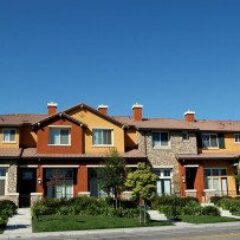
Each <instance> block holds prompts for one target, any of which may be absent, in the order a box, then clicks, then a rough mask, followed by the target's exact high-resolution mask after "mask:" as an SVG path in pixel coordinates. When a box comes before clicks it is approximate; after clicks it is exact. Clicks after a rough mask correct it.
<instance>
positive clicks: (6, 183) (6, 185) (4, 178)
mask: <svg viewBox="0 0 240 240" xmlns="http://www.w3.org/2000/svg"><path fill="white" fill-rule="evenodd" d="M0 168H4V169H6V175H5V177H2V176H0V180H5V187H4V188H5V189H4V195H0V196H6V195H7V194H8V167H1V166H0Z"/></svg>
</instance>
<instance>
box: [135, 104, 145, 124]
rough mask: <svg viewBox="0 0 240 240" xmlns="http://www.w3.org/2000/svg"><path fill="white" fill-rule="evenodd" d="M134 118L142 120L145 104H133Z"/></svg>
mask: <svg viewBox="0 0 240 240" xmlns="http://www.w3.org/2000/svg"><path fill="white" fill-rule="evenodd" d="M132 118H133V120H134V121H142V118H143V105H141V104H139V103H135V104H133V106H132Z"/></svg>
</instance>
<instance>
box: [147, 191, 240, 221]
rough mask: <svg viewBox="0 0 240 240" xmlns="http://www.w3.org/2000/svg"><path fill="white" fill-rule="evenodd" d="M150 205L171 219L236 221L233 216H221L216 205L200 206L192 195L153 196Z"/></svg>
mask: <svg viewBox="0 0 240 240" xmlns="http://www.w3.org/2000/svg"><path fill="white" fill-rule="evenodd" d="M151 205H152V208H153V209H156V210H159V211H160V212H162V213H164V214H165V215H166V216H167V217H168V219H171V220H177V221H183V222H188V223H196V224H198V223H217V222H232V221H238V220H237V219H234V218H229V217H221V216H220V211H219V209H218V208H217V207H214V206H205V207H202V206H201V204H200V203H199V202H198V200H197V199H196V198H192V197H186V198H180V197H176V196H162V197H155V199H154V200H153V201H152V203H151Z"/></svg>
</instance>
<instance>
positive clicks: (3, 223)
mask: <svg viewBox="0 0 240 240" xmlns="http://www.w3.org/2000/svg"><path fill="white" fill-rule="evenodd" d="M6 224H7V221H6V220H0V234H2V233H3V231H4V230H5V227H6Z"/></svg>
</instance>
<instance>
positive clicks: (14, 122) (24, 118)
mask: <svg viewBox="0 0 240 240" xmlns="http://www.w3.org/2000/svg"><path fill="white" fill-rule="evenodd" d="M45 117H47V114H6V115H0V126H22V125H25V124H33V123H36V122H38V121H40V120H41V119H43V118H45Z"/></svg>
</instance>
